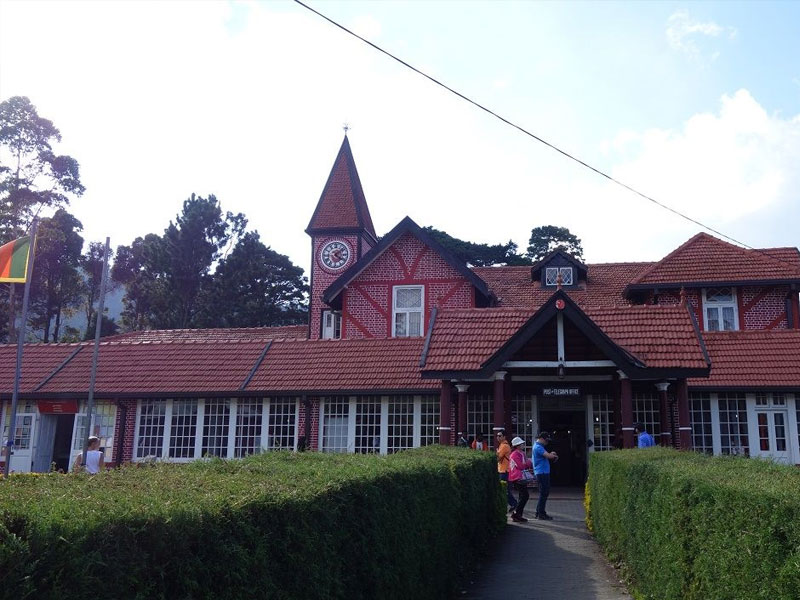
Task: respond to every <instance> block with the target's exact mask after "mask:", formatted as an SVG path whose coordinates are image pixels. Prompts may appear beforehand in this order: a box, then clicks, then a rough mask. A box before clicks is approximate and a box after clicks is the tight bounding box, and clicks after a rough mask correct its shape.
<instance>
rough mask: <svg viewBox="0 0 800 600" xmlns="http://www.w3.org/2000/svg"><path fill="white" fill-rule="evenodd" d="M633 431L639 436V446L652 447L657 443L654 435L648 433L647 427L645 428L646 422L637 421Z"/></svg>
mask: <svg viewBox="0 0 800 600" xmlns="http://www.w3.org/2000/svg"><path fill="white" fill-rule="evenodd" d="M633 431H634V433H636V434H638V436H639V443H638V446H639V448H650V447H651V446H655V445H656V442H655V440H654V439H653V436H652V435H650V434H649V433H647V429H646V428H645V426H644V424H642V423H636V425H634V426H633Z"/></svg>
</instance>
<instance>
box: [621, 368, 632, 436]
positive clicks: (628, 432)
mask: <svg viewBox="0 0 800 600" xmlns="http://www.w3.org/2000/svg"><path fill="white" fill-rule="evenodd" d="M619 408H620V416H621V418H622V447H623V448H633V446H634V444H633V393H632V391H631V380H630V379H628V376H627V375H625V373H622V372H621V371H620V372H619Z"/></svg>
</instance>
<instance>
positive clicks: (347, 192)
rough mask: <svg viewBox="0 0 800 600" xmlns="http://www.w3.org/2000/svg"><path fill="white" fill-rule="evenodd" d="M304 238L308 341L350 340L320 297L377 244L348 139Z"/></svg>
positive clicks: (338, 316)
mask: <svg viewBox="0 0 800 600" xmlns="http://www.w3.org/2000/svg"><path fill="white" fill-rule="evenodd" d="M306 233H307V234H308V235H310V236H311V271H310V273H311V295H310V301H309V319H308V323H309V325H308V326H309V331H308V337H309V339H312V340H316V339H319V338H322V337H340V336H341V337H346V332H345V329H346V325H345V324H344V323H342V321H341V314H340V313H339V312H338V311H334V310H332V309H331V308H330V307H329V306H327V305H325V303H324V302H323V301H322V293H323V292H324V291H325V289H326V288H327V287H328V286H329V285H330V284H331V283H333V282H334V281H335V280H336V279H337V278H338V277H339V276H340V275H341V274H342V273H344V272H345V271H346V270H347V269H348V268H349V267H350V266H351V265H353V264H354V263H355V262H356V261H357V260H358V259H359V258H361V257H362V256H363V255H364V254H365V253H366V252H367V251H368V250H369V249H370V248H372V247H373V246H374V245H375V244H376V243H377V238H376V236H375V228H374V227H373V225H372V217H370V214H369V208H368V207H367V200H366V198H365V197H364V191H363V190H362V189H361V181H360V180H359V178H358V171H357V170H356V163H355V161H354V160H353V153H352V152H351V151H350V142H349V141H348V139H347V134H345V136H344V141H343V142H342V147H341V148H339V154H338V155H337V156H336V160H335V161H334V163H333V168H332V169H331V173H330V175H328V181H327V183H326V184H325V188H324V189H323V190H322V195H321V196H320V199H319V202H317V208H316V209H315V210H314V215H313V216H312V217H311V221H310V222H309V224H308V227H306Z"/></svg>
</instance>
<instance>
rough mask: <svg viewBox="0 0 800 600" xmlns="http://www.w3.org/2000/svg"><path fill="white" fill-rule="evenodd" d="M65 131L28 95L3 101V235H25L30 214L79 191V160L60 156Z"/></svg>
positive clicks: (12, 308) (11, 298) (12, 303)
mask: <svg viewBox="0 0 800 600" xmlns="http://www.w3.org/2000/svg"><path fill="white" fill-rule="evenodd" d="M60 141H61V133H60V132H59V131H58V129H57V128H56V127H55V125H53V123H52V121H50V120H48V119H45V118H42V117H40V116H39V114H38V112H37V111H36V107H35V106H34V105H33V104H32V103H31V101H30V100H29V99H28V98H26V97H24V96H14V97H12V98H9V99H8V100H4V101H3V102H0V240H3V241H9V240H12V239H15V238H17V237H20V236H21V235H23V234H24V232H25V231H26V229H27V228H28V226H29V225H30V222H31V219H32V218H33V217H34V216H36V215H38V214H39V212H40V211H41V210H42V209H43V208H58V207H61V206H64V205H66V204H68V203H69V198H70V196H71V195H75V196H80V195H81V194H83V192H84V187H83V185H82V184H81V181H80V169H79V165H78V161H76V160H75V159H74V158H72V157H71V156H66V155H57V154H56V153H55V152H54V151H53V148H52V143H53V142H60ZM2 285H3V286H4V287H6V286H7V288H8V291H7V292H6V298H7V299H8V306H9V310H8V321H9V341H11V342H13V341H14V337H15V331H14V320H15V319H14V317H15V315H16V308H17V299H16V295H15V285H14V284H2Z"/></svg>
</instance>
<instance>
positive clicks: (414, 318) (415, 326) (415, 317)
mask: <svg viewBox="0 0 800 600" xmlns="http://www.w3.org/2000/svg"><path fill="white" fill-rule="evenodd" d="M408 335H410V336H412V337H413V336H420V335H422V313H420V312H412V313H408Z"/></svg>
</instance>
